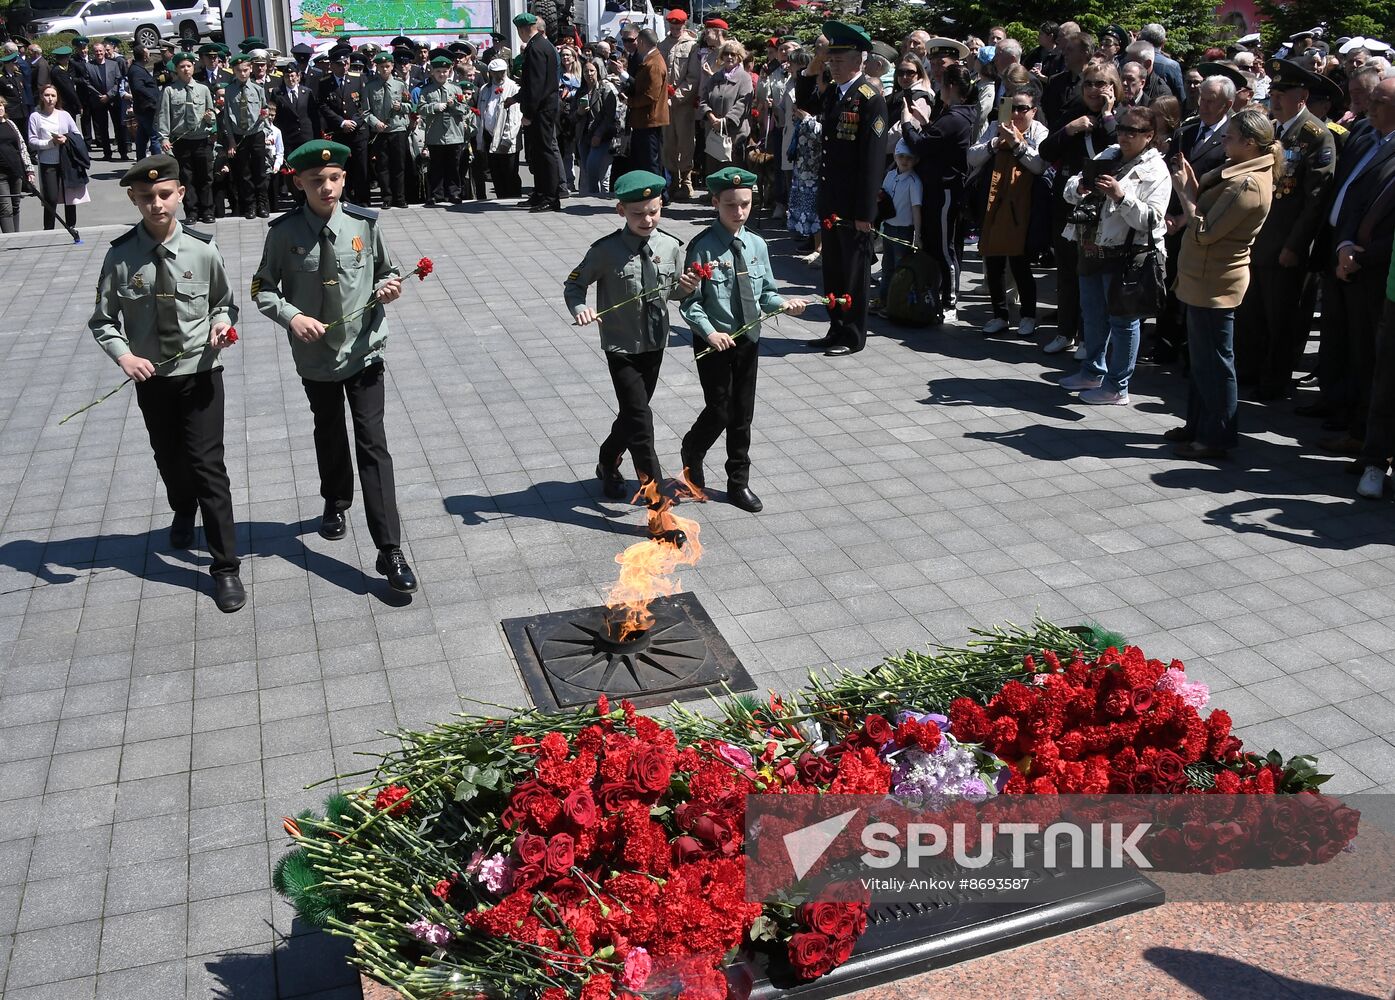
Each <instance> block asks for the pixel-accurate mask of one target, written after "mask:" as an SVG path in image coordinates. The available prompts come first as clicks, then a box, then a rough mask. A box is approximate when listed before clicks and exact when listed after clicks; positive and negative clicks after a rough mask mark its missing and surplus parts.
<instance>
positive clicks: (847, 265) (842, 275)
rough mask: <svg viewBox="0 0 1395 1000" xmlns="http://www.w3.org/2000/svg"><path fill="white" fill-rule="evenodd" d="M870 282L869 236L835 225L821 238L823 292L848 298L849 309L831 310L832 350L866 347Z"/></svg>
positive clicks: (829, 324) (830, 331) (846, 226)
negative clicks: (836, 348)
mask: <svg viewBox="0 0 1395 1000" xmlns="http://www.w3.org/2000/svg"><path fill="white" fill-rule="evenodd" d="M871 282H872V234H871V233H863V232H859V231H858V230H856V229H854V228H853V227H852V225H850V224H849V225H838V226H834V227H833V228H832V229H831V230H829V231H828V232H826V233H824V235H823V290H824V292H826V293H827V294H829V295H851V296H852V308H851V309H831V310H829V313H828V337H829V340H830V346H832V347H844V346H846V347H851V348H852V349H853V350H854V351H860V350H862V349H863V348H864V347H866V346H867V292H868V289H869V288H870V287H871Z"/></svg>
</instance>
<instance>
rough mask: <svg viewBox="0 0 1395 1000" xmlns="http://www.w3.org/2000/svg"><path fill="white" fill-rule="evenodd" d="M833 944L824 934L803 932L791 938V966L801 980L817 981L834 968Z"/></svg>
mask: <svg viewBox="0 0 1395 1000" xmlns="http://www.w3.org/2000/svg"><path fill="white" fill-rule="evenodd" d="M831 946H832V942H831V941H829V940H828V938H827V937H825V936H824V935H822V934H818V933H815V932H812V931H801V932H800V933H798V934H796V935H794V937H792V938H790V944H789V955H790V965H791V966H792V967H793V968H794V973H795V975H796V976H798V977H799V978H800V979H817V978H819V976H822V975H823V974H824V973H826V972H827V971H828V970H829V969H831V968H833V954H832V947H831Z"/></svg>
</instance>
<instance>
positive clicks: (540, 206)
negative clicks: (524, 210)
mask: <svg viewBox="0 0 1395 1000" xmlns="http://www.w3.org/2000/svg"><path fill="white" fill-rule="evenodd" d="M528 211H530V212H533V213H538V212H560V211H562V203H561V202H560V201H540V202H538V203H537V204H536V205H534V206H533V207H532V208H530V209H528Z"/></svg>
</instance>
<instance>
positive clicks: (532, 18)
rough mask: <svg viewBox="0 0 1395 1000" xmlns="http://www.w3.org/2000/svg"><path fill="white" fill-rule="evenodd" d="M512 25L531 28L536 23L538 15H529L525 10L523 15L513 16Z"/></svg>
mask: <svg viewBox="0 0 1395 1000" xmlns="http://www.w3.org/2000/svg"><path fill="white" fill-rule="evenodd" d="M513 23H514V24H516V25H518V27H520V28H527V27H531V26H532V25H535V24H537V23H538V15H536V14H530V13H528V12H527V11H526V10H525V11H524V12H523V13H521V14H515V15H514V16H513Z"/></svg>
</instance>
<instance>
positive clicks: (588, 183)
mask: <svg viewBox="0 0 1395 1000" xmlns="http://www.w3.org/2000/svg"><path fill="white" fill-rule="evenodd" d="M611 159H612V157H611V153H610V143H609V142H603V143H601V144H600V145H599V146H592V145H590V144H589V141H588V144H587V148H586V159H585V160H583V161H582V163H581V193H582V194H607V193H608V192H609V191H610V182H609V180H608V178H607V177H606V175H607V174H608V173H609V172H610V161H611Z"/></svg>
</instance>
